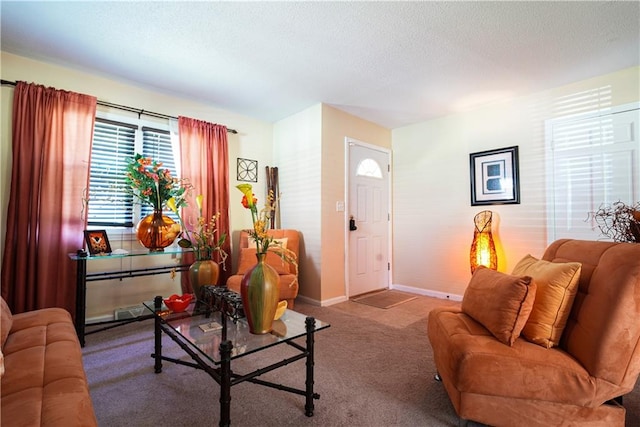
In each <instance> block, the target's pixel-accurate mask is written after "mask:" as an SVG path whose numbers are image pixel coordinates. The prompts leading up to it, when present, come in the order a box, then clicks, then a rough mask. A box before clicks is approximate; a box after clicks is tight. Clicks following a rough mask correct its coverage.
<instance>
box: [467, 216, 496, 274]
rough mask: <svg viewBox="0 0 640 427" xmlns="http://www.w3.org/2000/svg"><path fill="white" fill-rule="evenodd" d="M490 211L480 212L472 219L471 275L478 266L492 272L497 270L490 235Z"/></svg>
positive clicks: (494, 248)
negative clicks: (482, 266)
mask: <svg viewBox="0 0 640 427" xmlns="http://www.w3.org/2000/svg"><path fill="white" fill-rule="evenodd" d="M492 216H493V213H492V212H491V211H482V212H480V213H479V214H477V215H476V216H475V217H474V218H473V223H474V230H473V242H471V253H470V254H469V261H470V263H471V274H473V272H474V271H476V268H478V266H480V265H484V266H485V267H488V268H490V269H492V270H496V269H497V268H498V255H497V254H496V245H495V243H494V241H493V235H492V234H491V218H492Z"/></svg>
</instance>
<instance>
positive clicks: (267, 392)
mask: <svg viewBox="0 0 640 427" xmlns="http://www.w3.org/2000/svg"><path fill="white" fill-rule="evenodd" d="M444 304H456V303H455V302H452V301H444V300H438V299H433V298H427V297H422V296H420V297H418V298H416V299H414V300H412V301H408V302H406V303H403V304H401V305H398V306H396V307H393V308H391V309H387V310H384V309H380V308H376V307H371V306H368V305H364V304H358V303H354V302H351V301H349V302H344V303H341V304H336V305H334V306H331V307H323V308H320V307H315V306H311V305H308V304H303V303H296V307H295V309H296V311H299V312H301V313H305V314H307V315H311V316H314V317H316V318H318V319H321V320H324V321H327V322H329V323H331V327H330V328H328V329H326V330H324V331H320V332H318V333H317V334H316V347H315V348H316V359H315V391H316V392H317V393H319V394H320V395H321V397H320V399H319V400H316V401H315V414H314V416H313V417H311V418H308V417H306V416H305V415H304V397H303V396H298V395H293V394H290V393H285V392H282V391H278V390H273V389H270V388H266V387H262V386H259V385H254V384H250V383H242V384H239V385H237V386H234V387H233V388H232V390H231V398H232V401H231V423H232V425H235V426H323V427H334V426H335V427H340V426H435V427H440V426H442V427H444V426H457V425H458V418H457V416H456V414H455V411H454V410H453V406H452V405H451V402H450V401H449V398H448V396H447V394H446V392H445V391H444V389H443V387H442V384H440V383H438V382H436V381H435V380H433V375H434V374H435V367H434V364H433V357H432V351H431V347H430V345H429V341H428V339H427V335H426V327H427V315H428V313H429V311H430V310H431V309H432V308H433V307H435V306H438V305H444ZM163 343H164V345H163V349H164V352H165V354H166V355H169V356H174V357H181V358H184V359H185V360H187V357H186V356H183V352H182V351H181V350H180V349H179V348H178V347H177V346H176V345H175V344H174V343H173V342H172V341H170V340H169V339H168V338H166V337H165V339H164V341H163ZM287 349H288V346H277V347H274V348H272V349H270V350H268V351H264V352H260V353H257V354H254V355H251V356H247V357H245V358H242V359H239V360H238V361H237V363H236V362H234V370H235V371H236V372H248V371H249V370H253V369H255V364H263V363H267V362H271V363H272V362H275V361H279V360H281V359H283V358H284V357H286V356H288V355H291V351H290V350H287ZM152 351H153V322H152V321H148V320H147V321H144V322H138V323H132V324H130V325H127V326H123V327H120V328H115V329H112V330H108V331H104V332H100V333H97V334H93V335H89V336H87V343H86V346H85V348H84V349H83V353H84V362H85V368H86V371H87V376H88V379H89V386H90V390H91V396H92V399H93V402H94V406H95V410H96V415H97V418H98V422H99V425H100V426H105V427H119V426H136V427H144V426H159V425H160V426H162V425H172V426H196V427H198V426H214V425H217V424H218V420H219V409H218V408H219V406H218V399H219V388H218V385H217V383H215V381H213V380H212V379H211V378H210V377H209V376H208V375H207V374H206V373H204V372H203V371H200V370H195V369H192V368H189V367H186V366H181V365H175V364H171V363H164V367H163V372H162V373H161V374H155V373H154V372H153V359H152V358H151V357H150V355H151V353H152ZM265 377H266V379H269V380H272V381H275V382H280V383H282V384H286V385H291V386H294V387H297V388H303V387H304V384H303V382H304V362H303V361H298V362H295V363H293V364H291V365H289V366H286V367H284V368H281V369H279V370H276V371H274V372H270V373H268V374H266V375H265ZM638 388H639V387H636V390H634V392H633V393H632V394H630V395H629V396H630V397H629V398H627V397H625V406H627V425H629V426H631V425H640V423H639V421H640V396H639V395H640V391H638ZM469 425H470V426H474V425H475V426H477V424H474V423H469Z"/></svg>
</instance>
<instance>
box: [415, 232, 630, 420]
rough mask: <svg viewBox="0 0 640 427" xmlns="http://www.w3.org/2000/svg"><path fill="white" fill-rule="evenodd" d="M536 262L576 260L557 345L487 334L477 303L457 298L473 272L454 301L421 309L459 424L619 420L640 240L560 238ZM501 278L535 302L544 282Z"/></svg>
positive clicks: (627, 375)
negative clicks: (572, 287) (424, 311)
mask: <svg viewBox="0 0 640 427" xmlns="http://www.w3.org/2000/svg"><path fill="white" fill-rule="evenodd" d="M538 261H540V260H538ZM541 261H542V262H545V261H549V262H551V263H548V264H549V265H551V267H554V268H555V267H557V266H558V264H557V263H561V264H563V265H569V264H570V263H571V262H578V263H580V265H579V266H580V267H581V270H579V271H578V273H577V274H576V283H577V286H576V293H575V296H574V297H572V298H569V296H570V293H566V294H565V295H564V297H565V302H569V303H572V304H571V305H569V307H568V309H567V314H568V319H567V320H566V326H564V328H563V332H560V331H559V330H557V331H556V332H559V334H560V335H558V336H559V340H558V344H557V345H551V344H547V345H541V344H540V342H539V343H536V342H533V341H531V340H530V339H529V338H528V337H527V336H526V335H524V334H525V332H526V331H527V329H526V328H527V326H525V329H523V335H517V336H515V337H513V342H512V344H511V345H509V341H508V340H507V341H506V342H504V341H503V342H501V341H500V340H499V339H498V338H496V335H494V333H492V332H490V329H491V328H493V326H494V325H491V324H490V322H488V321H487V320H486V319H483V315H482V312H481V311H478V307H477V306H474V305H473V303H470V302H468V301H467V302H466V305H465V299H467V298H468V297H469V298H470V297H471V295H468V293H467V292H469V293H470V294H472V293H473V291H469V289H470V288H471V285H472V282H474V283H476V285H477V282H478V279H477V278H474V277H472V282H470V283H469V287H468V288H467V291H466V292H465V296H464V298H463V302H462V305H461V306H460V307H458V306H456V307H453V308H451V307H446V308H445V307H440V308H437V309H435V310H432V312H431V313H430V315H429V324H428V336H429V340H430V342H431V345H432V347H433V353H434V361H435V364H436V368H437V371H438V376H439V377H440V379H441V381H442V384H443V385H444V388H445V390H446V392H447V393H448V395H449V398H450V399H451V402H452V404H453V406H454V408H455V410H456V412H457V414H458V416H459V417H460V418H461V419H462V421H463V423H465V422H466V420H473V421H476V422H481V423H484V424H488V425H491V426H552V425H562V426H586V425H588V426H608V427H611V426H624V425H625V409H624V407H623V406H622V404H621V403H623V399H621V398H619V397H621V396H623V395H624V394H626V393H628V392H630V391H631V390H633V388H634V386H635V383H636V381H637V379H638V375H639V374H640V321H639V319H640V244H633V243H610V242H597V241H581V240H568V239H564V240H559V241H556V242H554V243H552V244H551V245H550V246H549V247H548V248H547V249H546V251H545V253H544V256H543V258H542V260H541ZM483 270H488V269H483ZM496 273H497V272H492V273H489V272H488V271H481V272H480V274H481V275H483V274H484V275H485V276H486V277H489V276H490V275H491V274H496ZM474 276H475V274H474ZM495 277H497V275H496V276H495ZM501 277H502V278H505V280H507V281H511V282H512V283H515V284H516V285H517V286H520V288H519V289H522V290H528V291H529V297H531V293H533V294H535V300H534V303H537V302H538V301H539V299H540V298H542V297H543V296H544V295H545V291H544V290H543V289H548V288H543V287H541V286H540V283H539V282H538V285H537V290H536V285H535V283H536V281H537V280H538V279H536V277H534V276H525V277H516V276H514V275H513V274H512V275H506V274H503V275H502V276H501ZM532 283H533V284H534V285H531V284H532ZM481 285H482V286H485V288H482V286H478V287H476V288H475V292H476V293H478V292H479V293H482V291H483V289H484V290H486V289H489V288H487V287H486V286H487V282H486V281H485V283H483V284H481ZM528 285H529V286H528ZM488 286H491V284H488ZM478 289H480V290H479V291H478ZM567 289H569V288H567ZM510 291H513V288H510ZM525 293H528V292H523V293H521V297H522V298H523V300H522V301H523V303H522V304H521V305H520V308H518V310H520V311H521V314H523V315H524V316H528V315H529V313H530V315H531V316H532V317H533V309H531V306H529V308H527V309H522V308H523V307H525V306H526V305H527V303H526V302H525V299H527V298H526V297H524V294H525ZM498 297H499V295H497V294H496V293H495V292H494V293H493V295H489V294H485V298H494V299H495V298H498ZM483 303H484V304H491V302H488V300H486V299H485V300H484V302H483ZM470 304H471V305H470ZM502 307H506V306H499V309H498V310H493V312H494V314H496V311H500V310H501V309H502ZM527 310H528V311H529V313H527V312H526V311H527ZM468 313H471V315H470V314H468ZM487 314H488V315H490V314H491V313H487ZM476 318H479V319H480V320H481V321H478V320H476ZM525 320H527V319H525ZM482 322H484V324H483V323H482ZM516 323H517V322H516ZM485 324H487V325H488V326H487V327H485ZM488 328H489V329H488ZM510 330H512V331H513V329H510ZM514 333H516V334H518V332H517V331H515V332H514ZM498 336H499V335H498ZM547 347H550V348H547Z"/></svg>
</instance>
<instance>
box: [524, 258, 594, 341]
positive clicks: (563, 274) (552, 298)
mask: <svg viewBox="0 0 640 427" xmlns="http://www.w3.org/2000/svg"><path fill="white" fill-rule="evenodd" d="M581 271H582V264H580V263H579V262H565V263H559V262H550V261H545V260H539V259H537V258H534V257H532V256H531V255H527V256H525V257H524V258H523V259H522V260H520V262H518V264H517V265H516V267H515V268H514V269H513V274H514V275H527V276H531V278H532V279H533V281H534V283H535V284H536V300H535V302H534V303H533V310H532V311H531V315H530V316H529V319H528V320H527V323H526V324H525V325H524V329H523V330H522V335H524V337H525V338H526V339H527V340H529V341H531V342H533V343H535V344H538V345H541V346H542V347H546V348H551V347H553V346H557V345H559V344H560V337H562V332H563V331H564V328H565V326H566V325H567V320H568V319H569V314H570V313H571V307H572V306H573V301H574V299H575V297H576V292H577V291H578V281H579V279H580V272H581Z"/></svg>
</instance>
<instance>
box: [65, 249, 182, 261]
mask: <svg viewBox="0 0 640 427" xmlns="http://www.w3.org/2000/svg"><path fill="white" fill-rule="evenodd" d="M190 252H193V250H191V249H182V248H165V249H164V251H163V252H151V251H149V249H138V250H134V251H129V252H127V253H115V254H114V253H110V254H105V255H90V254H89V252H86V251H80V250H79V251H78V252H77V253H75V254H73V253H72V254H69V258H71V259H72V260H74V261H78V260H86V261H92V260H105V259H114V258H130V257H138V256H148V255H151V256H153V255H182V254H186V253H190Z"/></svg>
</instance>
